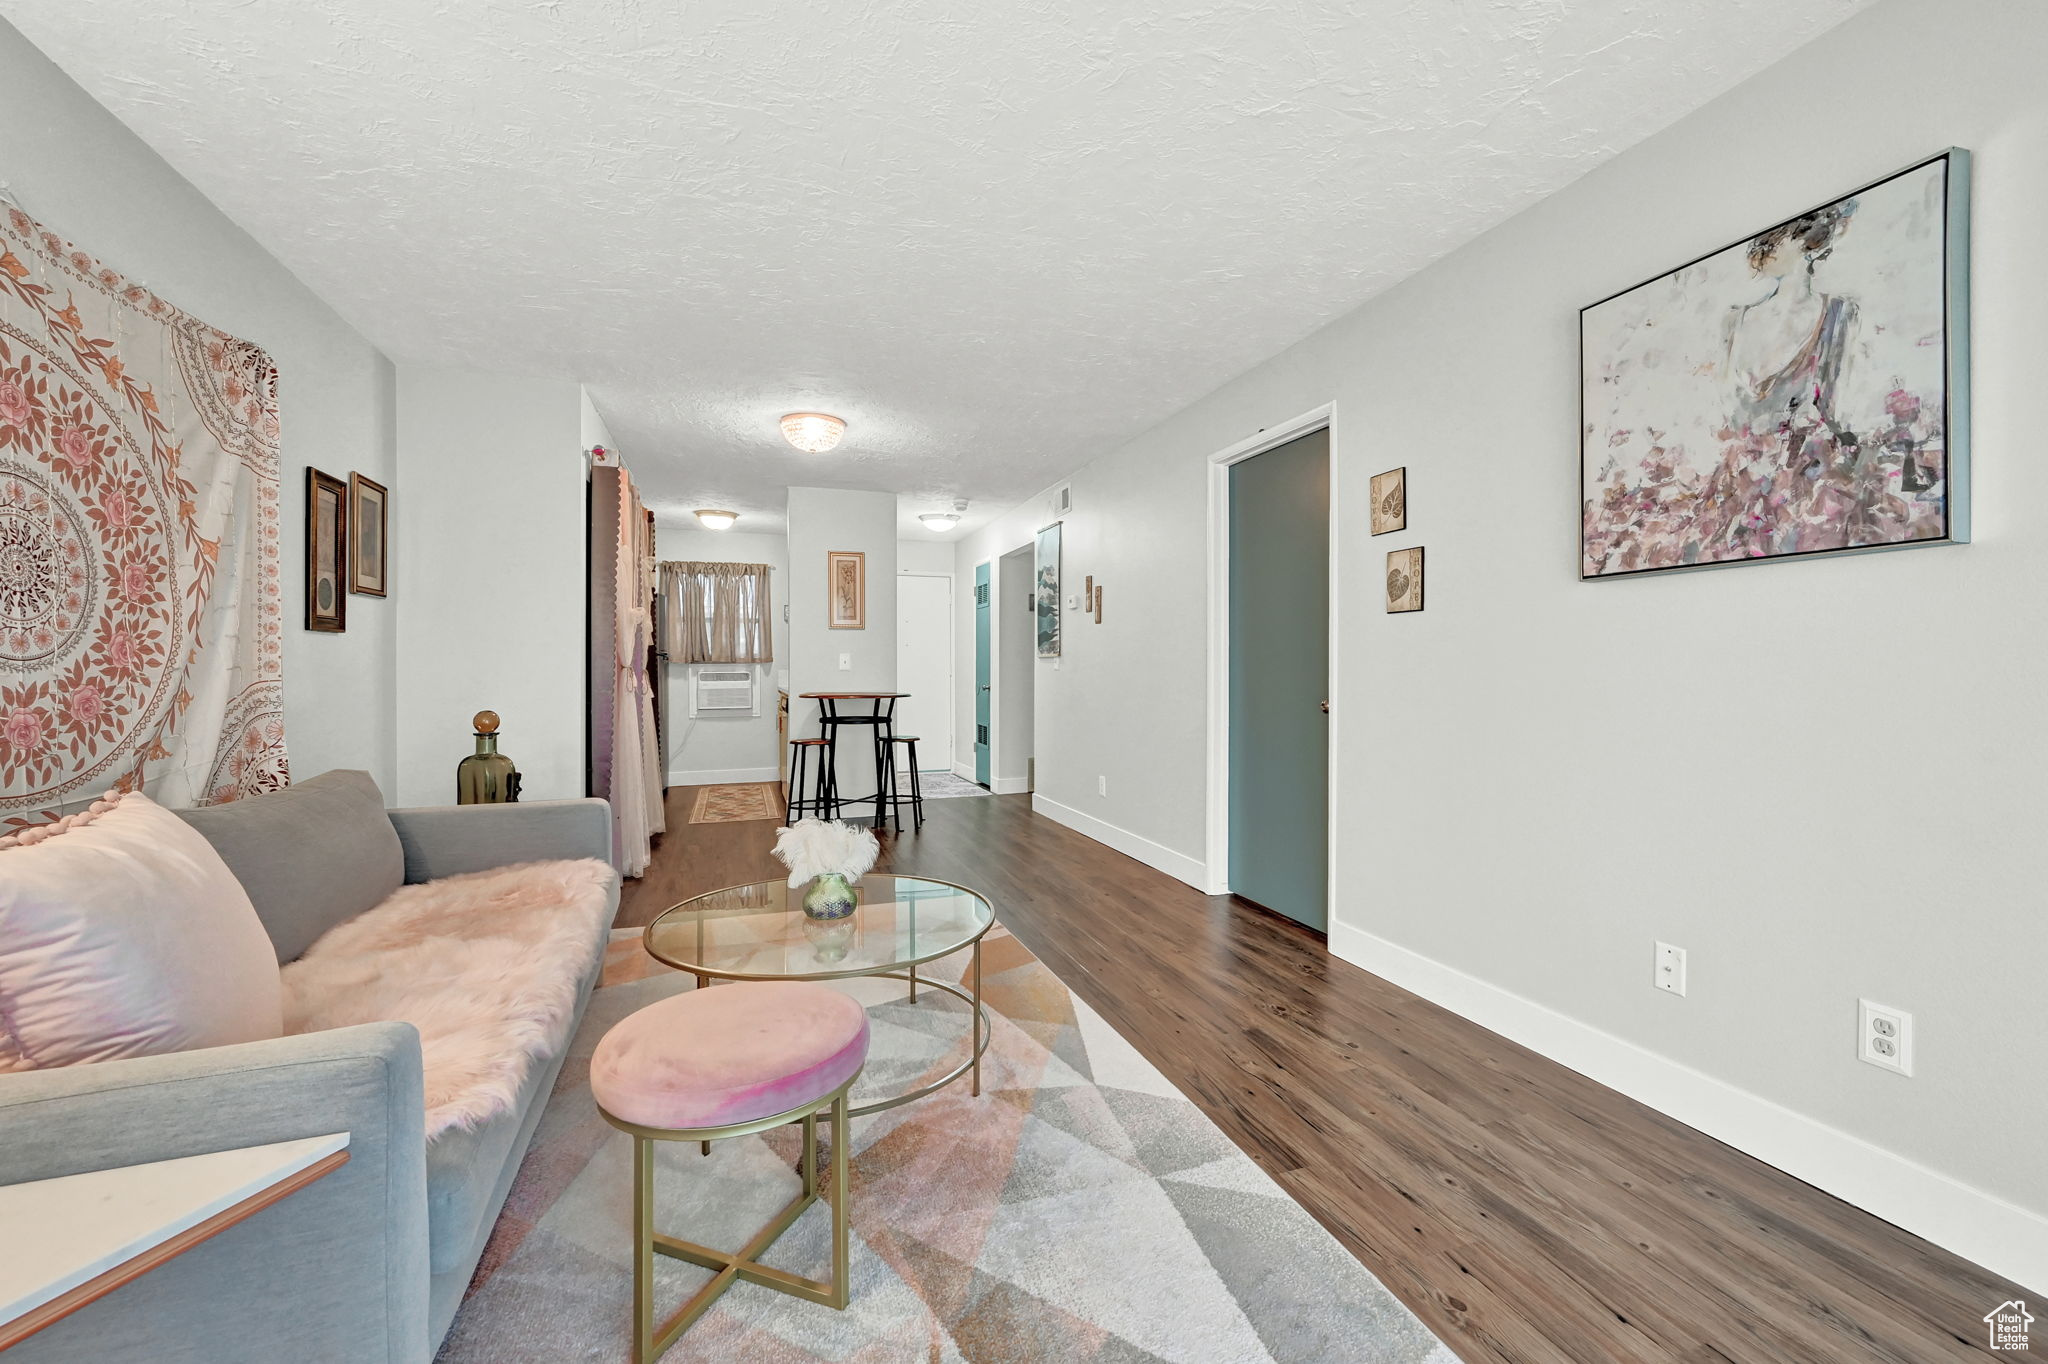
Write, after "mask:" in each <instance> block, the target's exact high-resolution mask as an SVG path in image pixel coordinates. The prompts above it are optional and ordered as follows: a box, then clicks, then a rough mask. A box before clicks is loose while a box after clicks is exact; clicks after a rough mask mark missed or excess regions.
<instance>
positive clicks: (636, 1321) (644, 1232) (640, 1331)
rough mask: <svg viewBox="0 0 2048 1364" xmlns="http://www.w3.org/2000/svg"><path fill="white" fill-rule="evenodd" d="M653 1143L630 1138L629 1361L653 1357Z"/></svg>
mask: <svg viewBox="0 0 2048 1364" xmlns="http://www.w3.org/2000/svg"><path fill="white" fill-rule="evenodd" d="M654 1354H655V1350H654V1143H653V1142H652V1141H650V1140H649V1139H648V1138H646V1137H642V1136H635V1137H634V1138H633V1364H652V1361H653V1359H654Z"/></svg>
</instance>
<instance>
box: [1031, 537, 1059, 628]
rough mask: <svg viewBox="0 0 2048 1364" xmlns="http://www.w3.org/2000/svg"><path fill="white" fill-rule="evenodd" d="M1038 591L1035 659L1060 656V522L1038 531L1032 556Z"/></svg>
mask: <svg viewBox="0 0 2048 1364" xmlns="http://www.w3.org/2000/svg"><path fill="white" fill-rule="evenodd" d="M1036 568H1037V576H1036V579H1035V586H1036V588H1037V592H1038V656H1039V657H1040V658H1058V657H1059V656H1060V523H1059V522H1058V521H1055V522H1053V523H1052V524H1051V525H1049V526H1047V527H1046V528H1045V529H1044V530H1042V531H1040V532H1038V549H1037V554H1036Z"/></svg>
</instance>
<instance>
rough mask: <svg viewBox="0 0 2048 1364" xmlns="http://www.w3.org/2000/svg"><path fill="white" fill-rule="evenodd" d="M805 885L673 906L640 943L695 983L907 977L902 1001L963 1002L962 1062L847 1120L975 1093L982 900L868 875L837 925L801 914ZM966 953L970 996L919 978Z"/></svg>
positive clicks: (945, 886) (983, 1014) (715, 894)
mask: <svg viewBox="0 0 2048 1364" xmlns="http://www.w3.org/2000/svg"><path fill="white" fill-rule="evenodd" d="M804 889H805V888H803V887H797V888H792V887H791V886H789V885H788V884H787V882H786V881H756V882H754V883H753V884H752V885H746V886H730V887H728V888H726V889H724V890H714V891H711V892H709V893H708V894H705V895H699V896H696V897H694V898H692V899H688V900H685V901H683V902H682V903H681V904H679V905H671V906H670V907H669V908H667V909H665V910H663V911H662V912H661V914H660V915H659V916H658V917H656V919H655V920H654V922H653V923H651V924H649V925H648V926H647V932H646V935H645V937H644V938H643V939H642V941H643V942H644V943H645V944H646V947H647V952H648V955H650V956H652V957H653V958H654V959H655V960H656V961H659V962H662V963H664V964H666V965H669V966H673V967H675V968H676V969H677V970H679V971H688V972H690V973H691V974H692V975H694V976H696V977H697V984H698V985H699V986H700V987H702V986H707V985H709V984H711V982H712V981H714V980H845V979H848V978H850V977H854V976H876V977H881V978H885V979H889V980H901V981H908V982H909V984H910V1000H911V1002H912V1003H916V1002H917V992H918V990H919V988H920V987H922V988H924V989H928V990H942V991H944V992H945V993H947V994H949V995H952V996H953V997H954V998H956V999H959V1000H961V1001H963V1002H964V1003H965V1004H966V1005H967V1009H968V1013H969V1015H970V1019H971V1023H970V1026H971V1028H972V1042H971V1045H970V1046H969V1048H968V1052H967V1059H966V1060H965V1061H963V1062H961V1063H960V1064H959V1065H958V1066H957V1067H955V1068H954V1069H953V1070H951V1071H949V1072H948V1073H946V1074H945V1075H943V1076H941V1077H939V1078H938V1079H936V1080H933V1081H932V1082H931V1083H930V1084H926V1085H920V1086H918V1087H917V1088H916V1089H913V1090H911V1091H910V1092H909V1093H907V1094H897V1095H894V1096H892V1097H890V1098H886V1099H875V1100H872V1101H869V1102H866V1103H861V1104H856V1105H854V1106H853V1107H852V1108H851V1109H849V1110H848V1111H849V1112H850V1113H852V1114H854V1115H859V1114H862V1113H879V1112H881V1111H882V1110H883V1109H885V1108H894V1107H896V1106H897V1105H898V1104H907V1103H909V1102H910V1101H911V1100H912V1099H921V1098H923V1097H924V1096H925V1095H927V1094H930V1093H931V1092H933V1091H934V1090H938V1089H943V1088H945V1087H946V1086H947V1085H949V1084H951V1083H953V1081H955V1080H957V1079H959V1078H960V1077H961V1076H962V1075H970V1076H972V1081H971V1083H972V1086H973V1088H972V1090H971V1091H970V1092H971V1093H974V1094H977V1095H978V1094H980V1093H981V1054H982V1053H983V1052H984V1051H986V1050H988V1039H989V1024H988V1012H987V1010H985V1009H984V1008H983V1007H982V1003H981V939H982V935H984V934H985V933H987V932H988V931H989V929H990V928H991V927H992V926H994V924H995V921H996V916H995V912H994V911H993V910H991V909H990V908H989V903H988V901H987V900H984V899H983V898H982V897H981V896H979V895H977V894H975V893H974V892H973V891H971V890H969V889H967V888H966V887H965V886H956V885H953V884H951V883H950V882H947V881H933V880H930V879H928V878H925V877H914V876H887V875H869V876H864V877H862V878H861V879H860V880H859V881H858V882H856V883H855V887H854V893H855V895H856V897H857V898H858V900H859V906H858V908H856V909H855V910H854V911H853V913H851V914H849V915H847V916H846V917H845V918H843V919H813V918H811V917H810V916H809V915H807V914H805V913H804V911H803V895H804ZM962 948H967V949H970V950H971V951H972V952H973V953H974V959H973V961H972V962H971V963H970V965H969V968H968V979H969V980H970V982H971V984H972V988H971V990H963V989H961V988H960V987H959V986H958V985H954V984H951V983H949V982H947V981H943V980H932V979H929V978H921V977H920V976H919V975H918V973H917V968H918V967H919V966H921V965H923V964H924V963H926V962H928V961H934V960H936V959H938V958H940V957H944V956H950V955H951V954H952V953H955V952H958V951H960V950H961V949H962Z"/></svg>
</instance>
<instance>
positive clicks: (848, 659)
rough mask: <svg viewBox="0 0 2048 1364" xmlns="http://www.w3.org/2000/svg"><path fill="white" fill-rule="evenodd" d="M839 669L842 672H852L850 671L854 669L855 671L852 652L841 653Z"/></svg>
mask: <svg viewBox="0 0 2048 1364" xmlns="http://www.w3.org/2000/svg"><path fill="white" fill-rule="evenodd" d="M839 671H841V672H843V673H850V672H852V671H853V655H852V654H841V655H839Z"/></svg>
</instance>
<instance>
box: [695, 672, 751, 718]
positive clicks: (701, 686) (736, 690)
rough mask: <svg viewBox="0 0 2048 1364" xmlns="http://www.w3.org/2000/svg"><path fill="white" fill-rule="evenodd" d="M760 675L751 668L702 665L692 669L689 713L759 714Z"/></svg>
mask: <svg viewBox="0 0 2048 1364" xmlns="http://www.w3.org/2000/svg"><path fill="white" fill-rule="evenodd" d="M759 680H760V679H759V675H758V673H757V671H756V670H755V669H753V668H748V667H717V666H704V665H699V666H697V667H693V668H691V669H690V714H692V715H759V714H760V713H761V688H760V685H759Z"/></svg>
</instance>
